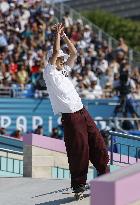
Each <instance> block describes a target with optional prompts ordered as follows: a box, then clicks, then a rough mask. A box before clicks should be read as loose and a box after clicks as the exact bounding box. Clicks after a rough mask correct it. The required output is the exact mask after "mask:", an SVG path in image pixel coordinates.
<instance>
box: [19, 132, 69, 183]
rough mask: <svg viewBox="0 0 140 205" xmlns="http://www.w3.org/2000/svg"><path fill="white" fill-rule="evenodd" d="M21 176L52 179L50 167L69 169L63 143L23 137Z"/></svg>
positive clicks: (34, 135) (55, 140) (42, 137)
mask: <svg viewBox="0 0 140 205" xmlns="http://www.w3.org/2000/svg"><path fill="white" fill-rule="evenodd" d="M23 153H24V157H23V176H24V177H32V178H42V177H43V178H47V179H50V178H52V173H51V172H52V167H61V168H66V169H69V164H68V159H67V155H66V149H65V143H64V141H62V140H57V139H52V138H49V137H44V136H41V135H36V134H31V135H27V136H25V137H24V148H23Z"/></svg>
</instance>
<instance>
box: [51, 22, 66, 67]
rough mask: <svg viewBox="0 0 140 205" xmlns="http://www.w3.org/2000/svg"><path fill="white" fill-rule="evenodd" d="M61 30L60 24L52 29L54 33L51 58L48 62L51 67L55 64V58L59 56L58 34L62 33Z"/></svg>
mask: <svg viewBox="0 0 140 205" xmlns="http://www.w3.org/2000/svg"><path fill="white" fill-rule="evenodd" d="M62 29H63V26H62V24H57V25H55V26H54V27H53V31H54V44H53V53H52V57H51V58H50V60H49V61H50V63H51V64H52V65H55V64H56V60H57V56H58V54H59V50H60V34H61V32H62Z"/></svg>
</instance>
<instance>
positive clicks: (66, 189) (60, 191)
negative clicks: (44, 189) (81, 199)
mask: <svg viewBox="0 0 140 205" xmlns="http://www.w3.org/2000/svg"><path fill="white" fill-rule="evenodd" d="M69 190H71V188H70V187H68V188H64V189H59V190H56V191H52V192H49V193H44V194H39V195H36V196H34V197H32V198H37V197H41V196H45V195H50V194H57V193H63V192H66V194H67V191H69ZM69 193H70V191H69ZM71 193H72V190H71ZM64 194H65V193H64Z"/></svg>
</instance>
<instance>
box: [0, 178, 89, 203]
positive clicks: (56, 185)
mask: <svg viewBox="0 0 140 205" xmlns="http://www.w3.org/2000/svg"><path fill="white" fill-rule="evenodd" d="M0 184H1V186H0V204H1V205H17V204H18V205H60V204H65V205H75V204H78V205H89V204H90V197H86V198H84V199H83V200H81V201H78V202H76V201H75V199H74V195H73V194H72V193H71V191H70V190H69V193H67V192H65V191H64V189H66V188H68V187H70V181H69V180H46V179H32V178H0ZM64 193H65V194H64ZM87 195H88V193H87Z"/></svg>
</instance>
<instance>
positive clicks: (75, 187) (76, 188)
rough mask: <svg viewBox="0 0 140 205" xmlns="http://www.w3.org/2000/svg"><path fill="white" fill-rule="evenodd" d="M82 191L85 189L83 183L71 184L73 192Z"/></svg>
mask: <svg viewBox="0 0 140 205" xmlns="http://www.w3.org/2000/svg"><path fill="white" fill-rule="evenodd" d="M84 191H86V187H85V185H84V184H78V185H75V186H73V192H74V193H81V192H84Z"/></svg>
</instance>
